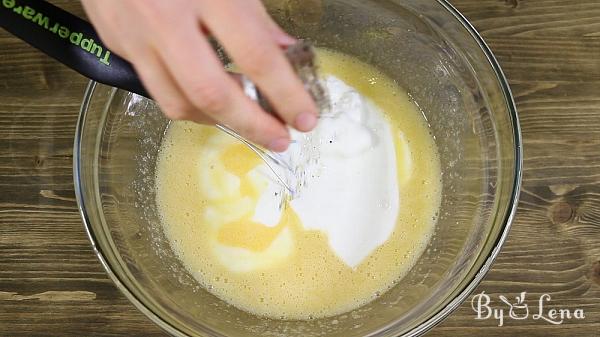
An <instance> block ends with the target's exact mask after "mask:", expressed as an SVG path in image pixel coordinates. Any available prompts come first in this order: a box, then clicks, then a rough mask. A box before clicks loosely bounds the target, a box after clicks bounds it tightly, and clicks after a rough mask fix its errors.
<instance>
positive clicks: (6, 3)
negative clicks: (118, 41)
mask: <svg viewBox="0 0 600 337" xmlns="http://www.w3.org/2000/svg"><path fill="white" fill-rule="evenodd" d="M2 6H3V7H4V8H6V9H11V10H12V11H13V12H14V13H16V14H18V15H20V16H22V17H23V18H24V19H26V20H29V21H31V22H32V23H35V24H37V25H39V26H40V27H44V28H45V29H46V30H48V31H49V32H51V33H54V34H56V35H58V36H59V37H61V38H63V39H68V40H69V41H70V42H71V43H72V44H74V45H76V46H79V47H80V48H81V49H83V50H85V51H87V52H89V53H90V54H92V55H95V56H96V57H97V58H98V61H99V62H100V63H102V64H105V65H107V66H109V65H110V50H108V49H106V48H102V46H101V45H99V44H98V43H96V41H94V39H88V38H85V36H84V35H83V33H80V32H72V31H71V30H70V29H69V28H68V27H65V26H63V25H61V24H60V23H58V22H54V23H52V24H51V22H50V18H49V17H48V16H47V15H45V14H44V13H40V12H38V11H36V10H35V8H32V7H30V6H18V5H17V0H2Z"/></svg>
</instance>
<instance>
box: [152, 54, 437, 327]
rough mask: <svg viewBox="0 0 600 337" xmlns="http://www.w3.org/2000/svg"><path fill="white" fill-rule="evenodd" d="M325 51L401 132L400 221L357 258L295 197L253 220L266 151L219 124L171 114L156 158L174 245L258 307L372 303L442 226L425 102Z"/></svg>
mask: <svg viewBox="0 0 600 337" xmlns="http://www.w3.org/2000/svg"><path fill="white" fill-rule="evenodd" d="M319 57H320V65H321V69H322V71H323V72H324V73H327V74H332V75H334V76H336V77H338V78H340V79H341V80H343V81H344V82H346V83H348V84H349V85H351V86H353V87H354V88H356V89H357V90H358V91H359V92H360V93H361V94H362V95H364V96H366V97H368V98H369V99H371V101H373V102H374V103H375V104H376V105H377V106H378V107H379V108H380V109H381V110H382V111H384V113H385V117H386V119H387V120H388V122H389V123H390V125H391V126H392V130H393V132H394V133H395V134H394V135H395V137H394V139H395V147H396V148H395V150H396V156H397V163H398V165H397V168H398V182H399V185H400V186H399V192H398V193H399V194H400V212H399V214H398V221H397V224H396V227H395V230H394V232H393V233H392V235H391V236H390V237H389V239H388V241H387V242H386V243H384V244H383V245H382V246H380V247H379V248H377V249H376V250H375V251H374V252H372V253H371V254H370V255H369V256H368V257H367V258H366V259H365V260H364V261H363V262H362V263H361V264H360V265H359V266H357V267H356V268H354V269H353V268H350V267H348V266H347V265H346V264H344V262H343V261H341V260H340V259H339V258H338V257H337V256H336V255H335V254H334V253H333V252H332V250H331V249H330V248H329V245H328V238H327V237H326V235H324V234H323V233H321V232H319V231H306V230H304V229H303V227H302V224H301V223H300V221H299V219H298V217H297V216H296V214H295V213H294V212H293V211H292V210H291V208H290V207H286V208H285V210H284V212H283V214H282V216H281V220H280V221H279V222H278V223H277V225H276V226H274V227H268V226H265V225H263V224H260V223H256V222H254V221H252V215H253V212H254V209H255V208H256V205H257V202H258V198H259V196H260V195H261V193H262V192H263V191H264V190H265V186H266V184H265V182H264V181H261V180H260V178H257V177H255V176H254V175H253V170H254V168H256V166H257V165H259V164H260V159H259V158H258V157H257V156H256V155H255V154H254V153H253V152H251V151H250V150H249V149H247V148H245V147H244V146H243V145H241V144H238V143H236V142H235V140H233V139H231V138H230V137H229V136H227V135H225V134H223V133H221V132H218V131H216V130H215V129H214V128H212V127H208V126H202V125H196V124H193V123H189V122H173V123H172V124H171V125H170V126H169V129H168V131H167V133H166V136H165V138H164V141H163V144H162V147H161V151H160V157H159V160H158V162H157V170H156V172H157V180H156V181H157V182H156V191H157V193H156V202H157V207H158V211H159V214H160V215H161V220H162V224H163V228H164V232H165V234H166V237H167V238H168V239H169V241H170V244H171V247H172V248H173V250H174V251H175V252H176V254H177V255H178V257H179V258H180V259H181V261H182V262H183V264H184V265H185V266H186V268H187V269H188V270H189V271H190V273H191V274H192V275H193V276H194V277H195V278H196V279H197V280H198V282H199V283H200V284H201V285H203V286H204V287H205V288H206V289H210V290H209V291H210V292H212V293H213V294H214V295H216V296H218V297H220V298H221V299H223V300H224V301H226V302H228V303H230V304H232V305H234V306H236V307H238V308H240V309H242V310H245V311H248V312H250V313H253V314H256V315H260V316H267V317H272V318H281V317H284V318H286V319H308V318H309V317H313V318H318V317H325V316H332V315H336V314H340V313H343V312H347V311H350V310H352V309H355V308H357V307H359V306H361V305H364V304H366V303H368V302H369V301H371V300H373V299H374V298H375V297H376V296H377V294H380V293H383V292H385V291H386V290H387V289H389V288H390V287H392V286H393V285H394V284H395V282H397V281H398V280H399V279H401V278H402V277H404V276H405V275H406V274H407V273H408V272H409V271H410V269H411V268H412V267H413V266H414V264H415V263H416V260H417V259H418V257H419V256H420V255H421V253H422V252H423V250H424V249H425V247H426V245H427V243H428V241H429V239H430V237H431V235H432V233H433V229H434V226H435V214H436V212H437V211H438V208H439V204H440V195H441V173H440V164H439V159H438V155H437V149H436V147H435V143H434V141H433V139H432V137H431V135H430V133H429V130H428V127H427V124H426V122H425V120H424V119H423V117H422V115H421V113H420V111H419V110H418V109H417V107H416V106H415V104H414V103H413V102H412V101H411V100H410V98H409V97H408V95H407V94H406V92H404V91H403V90H402V89H401V88H399V87H398V86H397V85H395V83H394V82H393V81H392V80H391V79H389V78H387V77H386V76H385V75H384V74H383V73H381V72H379V71H378V70H377V69H375V68H373V67H371V66H369V65H367V64H364V63H362V62H360V61H358V60H356V59H354V58H351V57H348V56H345V55H342V54H338V53H334V52H330V51H327V50H320V51H319ZM396 135H397V136H396ZM224 280H226V281H224Z"/></svg>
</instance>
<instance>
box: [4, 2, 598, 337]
mask: <svg viewBox="0 0 600 337" xmlns="http://www.w3.org/2000/svg"><path fill="white" fill-rule="evenodd" d="M55 2H56V3H57V4H59V5H60V6H62V7H64V8H66V9H68V10H70V11H73V12H75V13H78V14H82V10H81V8H80V5H79V3H78V2H74V1H66V0H62V1H55ZM452 3H453V4H454V5H455V6H457V8H458V9H459V10H461V11H462V12H463V13H464V14H465V15H466V16H467V17H468V18H469V19H470V20H471V21H472V23H473V24H474V25H475V26H476V27H477V28H478V30H479V31H480V32H481V33H482V35H483V36H484V37H485V39H486V41H487V42H488V43H489V45H490V47H491V48H492V50H493V51H494V52H495V54H496V56H497V57H498V59H499V61H500V63H501V64H502V66H503V69H504V71H505V72H506V75H507V77H508V78H509V81H510V84H511V86H512V89H513V91H514V94H515V98H516V101H517V105H518V108H519V112H520V115H521V123H522V128H523V140H524V148H525V171H524V186H523V193H522V198H521V201H520V204H519V211H518V214H517V217H516V220H515V222H514V225H513V229H512V231H511V233H510V236H509V239H508V242H507V244H506V246H505V248H504V249H503V251H502V253H501V254H500V256H499V257H498V260H497V262H496V263H495V264H494V266H493V268H492V270H491V271H490V272H489V273H488V275H487V276H486V278H485V280H484V282H483V283H482V284H481V286H480V287H479V288H478V289H477V290H476V292H477V293H479V292H481V291H485V292H486V293H488V294H490V295H491V296H492V297H494V298H497V296H498V295H505V296H507V297H508V298H511V299H512V298H514V297H515V296H517V295H518V294H519V293H520V292H522V291H527V292H528V296H529V297H528V299H529V301H531V299H532V298H536V297H539V296H540V295H541V294H543V293H548V294H550V295H551V296H552V301H551V305H550V307H549V308H567V309H570V310H571V311H574V310H575V309H578V308H580V309H584V310H585V315H586V319H585V320H571V321H568V322H565V323H564V324H562V325H550V324H548V323H545V322H542V321H539V320H537V321H535V320H531V319H528V320H524V321H514V320H506V321H505V325H506V326H504V327H498V326H497V322H496V321H495V320H493V319H489V320H475V314H474V312H473V310H472V308H471V305H470V303H469V302H466V303H464V304H463V305H461V307H460V308H459V309H458V310H457V311H456V312H454V313H453V314H452V315H451V316H450V317H449V318H448V319H446V320H445V321H444V322H443V323H442V324H441V325H440V326H438V327H436V328H435V329H434V330H432V332H430V333H429V334H428V335H429V336H483V335H485V336H490V337H493V336H543V337H547V336H565V337H566V336H573V335H578V336H600V333H599V331H600V235H599V234H600V95H599V93H600V2H599V1H597V0H579V1H562V0H536V1H527V0H506V1H503V0H453V1H452ZM86 83H87V81H86V80H85V79H84V78H82V77H81V76H79V75H77V74H75V73H73V72H72V71H70V70H67V69H65V68H64V67H61V66H60V65H58V64H57V63H56V62H54V61H52V60H50V59H48V58H46V57H45V56H43V55H41V54H40V53H38V52H36V51H34V50H32V49H31V48H29V47H28V46H26V45H25V44H23V43H21V42H19V41H18V40H17V39H15V38H13V37H11V36H9V35H8V34H7V33H6V32H4V31H0V336H37V335H58V336H88V335H95V336H122V335H126V336H129V335H140V336H163V335H164V333H162V332H161V331H160V329H158V328H157V327H156V326H155V325H154V324H152V323H151V322H150V320H148V319H147V318H146V317H145V316H143V315H142V314H141V313H139V312H138V311H137V310H136V309H135V308H134V307H133V305H131V304H130V303H129V302H128V301H127V300H126V299H125V298H124V296H123V295H121V294H120V292H119V291H118V290H117V289H116V288H115V286H114V285H113V284H112V282H111V281H110V280H109V279H108V277H107V276H106V275H105V273H104V271H103V269H102V267H101V265H100V263H99V262H98V261H97V259H96V257H95V255H94V254H93V252H92V249H91V247H90V245H89V243H88V240H87V237H86V235H85V232H84V230H83V226H82V224H81V220H80V218H79V214H78V212H77V206H76V203H75V199H74V192H73V182H72V176H71V165H72V141H73V134H74V130H75V122H76V119H77V114H78V111H79V104H80V102H81V98H82V96H83V91H84V89H85V85H86ZM529 303H530V304H532V303H531V302H529ZM537 309H538V308H537V306H531V307H530V310H532V311H534V312H537Z"/></svg>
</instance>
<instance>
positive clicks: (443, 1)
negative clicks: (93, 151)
mask: <svg viewBox="0 0 600 337" xmlns="http://www.w3.org/2000/svg"><path fill="white" fill-rule="evenodd" d="M436 1H437V2H438V3H439V4H440V5H441V6H442V7H443V8H445V9H446V10H447V11H448V12H449V13H450V14H451V15H453V16H454V18H455V19H457V20H458V22H460V23H461V24H462V25H463V27H464V28H465V29H466V30H467V31H468V32H469V33H470V35H471V37H472V38H473V39H474V40H475V41H476V42H477V43H478V45H479V47H480V48H481V51H483V52H484V54H485V55H486V57H487V59H488V62H489V64H490V65H491V66H492V69H493V70H494V72H495V74H496V78H497V81H498V83H499V84H500V86H501V88H502V91H503V94H504V99H505V103H506V105H507V108H508V110H509V113H510V119H511V122H512V131H513V136H514V139H513V141H514V144H515V148H514V158H515V166H514V168H513V177H514V179H513V182H512V193H511V197H510V200H509V202H508V205H509V209H508V210H507V211H506V213H505V214H504V219H503V221H502V222H503V223H502V228H501V231H500V232H499V233H498V236H497V238H496V240H495V242H494V244H493V247H494V248H493V249H492V250H491V251H490V253H489V254H488V256H487V258H486V260H485V262H484V263H483V264H482V266H481V268H479V271H478V272H477V273H475V275H474V276H473V277H472V278H471V280H469V282H468V283H466V285H465V286H464V287H463V288H462V289H461V290H460V291H459V293H458V294H457V295H455V297H454V298H453V299H452V300H451V301H450V302H449V303H447V304H446V305H445V306H443V307H441V308H440V309H439V310H438V311H437V312H435V313H434V314H433V315H431V316H430V317H429V318H427V319H426V320H425V321H423V322H422V323H420V324H419V325H418V326H417V327H415V328H414V329H412V330H410V331H408V332H407V333H406V334H405V336H421V335H422V334H424V333H425V332H427V331H429V330H430V329H432V328H433V327H435V326H436V325H437V324H439V323H440V322H441V321H442V320H443V319H444V318H446V317H447V316H448V315H450V313H452V312H453V311H454V310H455V309H456V308H458V306H460V304H461V303H463V302H464V301H465V300H466V299H467V298H468V296H469V295H470V294H471V293H472V292H473V291H474V290H475V288H476V287H477V286H478V285H479V283H480V282H481V281H482V280H483V278H484V276H485V275H486V274H487V272H488V271H489V270H490V268H491V266H492V264H493V262H494V260H495V259H496V257H497V256H498V255H499V253H500V250H501V248H502V246H503V245H504V243H505V241H506V239H507V237H508V233H509V231H510V228H511V225H512V222H513V220H514V217H515V215H516V211H517V206H518V200H519V195H520V192H521V184H522V176H523V146H522V136H521V127H520V124H519V118H518V113H517V108H516V104H515V100H514V97H513V94H512V91H511V89H510V87H509V85H508V81H507V79H506V76H505V75H504V72H503V71H502V69H501V67H500V65H499V63H498V61H497V59H496V57H495V56H494V54H493V53H492V51H491V49H490V48H489V46H488V45H487V44H486V42H485V41H484V40H483V38H482V36H481V35H480V34H479V33H478V32H477V30H476V29H475V27H474V26H473V25H472V24H471V23H470V22H469V21H468V20H467V19H466V17H465V16H464V15H462V14H461V13H460V12H459V11H458V10H457V9H456V8H455V7H454V6H453V5H451V4H450V3H449V2H448V1H447V0H436ZM97 84H98V83H97V82H95V81H90V82H89V83H88V85H87V88H86V91H85V94H84V98H83V102H82V104H81V109H80V113H79V118H78V121H77V128H76V131H75V140H74V144H73V182H74V188H75V196H76V199H77V206H78V209H79V213H80V215H81V219H82V221H83V224H84V227H85V230H86V233H87V236H88V238H89V240H90V242H91V244H92V248H93V250H94V253H95V254H96V257H97V258H98V260H100V263H101V264H102V266H103V267H104V269H105V271H106V273H107V275H108V276H109V277H110V279H111V280H112V281H113V283H114V284H115V285H116V286H117V288H118V289H119V290H120V291H121V293H123V294H124V295H125V297H126V298H127V299H128V300H129V301H130V302H131V303H132V304H133V305H134V306H135V307H136V308H137V309H138V310H139V311H140V312H142V313H143V314H144V315H146V316H147V317H148V318H150V320H151V321H152V322H154V323H155V324H156V325H158V326H159V327H160V328H162V329H163V330H164V331H165V332H167V333H169V334H171V335H174V336H188V335H187V334H186V333H184V332H183V331H180V330H179V329H177V328H175V327H174V326H172V325H171V324H170V323H168V322H167V321H165V320H164V319H162V318H161V317H160V316H158V315H157V314H156V313H154V312H153V311H152V310H150V308H148V307H147V306H146V305H145V304H144V303H143V302H142V300H140V299H139V298H137V296H136V295H134V293H133V292H132V291H131V290H130V289H129V288H128V287H127V286H126V285H125V284H124V283H123V282H122V281H121V280H120V279H119V276H118V275H116V274H115V272H114V271H113V269H112V268H111V266H110V265H109V263H108V261H107V259H106V257H105V256H104V254H103V252H102V251H101V249H100V248H99V247H98V244H97V239H96V235H95V234H94V231H93V229H92V226H91V221H90V219H89V217H88V214H87V211H86V204H85V200H84V195H83V194H84V193H83V189H82V186H81V179H80V178H81V159H82V158H81V156H80V153H81V152H80V149H81V136H82V132H83V128H84V124H85V119H86V115H87V109H88V107H89V105H90V103H91V100H92V97H93V92H94V89H95V88H96V85H97ZM397 328H398V322H391V323H390V324H388V325H387V326H385V327H383V328H381V329H379V330H378V331H374V332H372V333H370V336H374V335H378V334H382V333H383V334H385V333H389V332H392V331H393V330H395V329H397ZM205 332H206V333H209V334H216V335H218V334H217V333H216V332H215V331H205Z"/></svg>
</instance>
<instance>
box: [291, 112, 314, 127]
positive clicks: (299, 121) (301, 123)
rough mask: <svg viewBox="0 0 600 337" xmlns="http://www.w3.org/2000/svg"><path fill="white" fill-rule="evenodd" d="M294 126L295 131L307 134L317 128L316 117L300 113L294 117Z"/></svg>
mask: <svg viewBox="0 0 600 337" xmlns="http://www.w3.org/2000/svg"><path fill="white" fill-rule="evenodd" d="M294 125H295V127H296V130H298V131H302V132H308V131H310V130H312V129H314V128H315V126H317V116H315V115H313V114H311V113H308V112H304V113H301V114H300V115H298V117H296V121H295V123H294Z"/></svg>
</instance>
